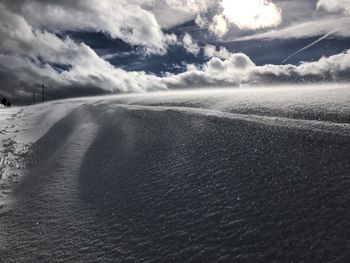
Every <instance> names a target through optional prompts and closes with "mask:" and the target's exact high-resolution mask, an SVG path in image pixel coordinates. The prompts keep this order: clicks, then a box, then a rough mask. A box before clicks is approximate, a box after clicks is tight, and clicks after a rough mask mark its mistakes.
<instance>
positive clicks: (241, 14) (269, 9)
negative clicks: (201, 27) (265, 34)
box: [209, 0, 282, 37]
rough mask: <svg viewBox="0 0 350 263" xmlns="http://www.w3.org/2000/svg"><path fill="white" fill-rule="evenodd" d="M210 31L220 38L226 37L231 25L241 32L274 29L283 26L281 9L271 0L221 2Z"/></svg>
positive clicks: (229, 0)
mask: <svg viewBox="0 0 350 263" xmlns="http://www.w3.org/2000/svg"><path fill="white" fill-rule="evenodd" d="M219 4H220V5H219V7H220V9H219V13H218V14H216V15H215V16H214V17H213V19H212V22H211V24H210V25H209V30H210V31H212V32H213V33H214V34H215V35H217V36H218V37H222V36H223V35H225V34H226V33H227V32H228V31H229V29H230V26H231V25H235V26H236V27H238V28H239V29H241V30H257V29H264V28H272V27H276V26H278V25H280V24H281V21H282V14H281V9H280V8H279V7H277V6H276V5H275V4H274V3H273V2H272V1H270V0H245V1H240V0H221V1H220V2H219Z"/></svg>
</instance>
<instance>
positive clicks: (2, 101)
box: [1, 97, 11, 107]
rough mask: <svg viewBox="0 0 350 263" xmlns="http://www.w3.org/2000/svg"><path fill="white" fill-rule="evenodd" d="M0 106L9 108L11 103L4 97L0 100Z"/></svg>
mask: <svg viewBox="0 0 350 263" xmlns="http://www.w3.org/2000/svg"><path fill="white" fill-rule="evenodd" d="M1 104H2V105H4V106H5V107H11V102H10V101H9V100H7V99H6V98H5V97H3V98H2V100H1Z"/></svg>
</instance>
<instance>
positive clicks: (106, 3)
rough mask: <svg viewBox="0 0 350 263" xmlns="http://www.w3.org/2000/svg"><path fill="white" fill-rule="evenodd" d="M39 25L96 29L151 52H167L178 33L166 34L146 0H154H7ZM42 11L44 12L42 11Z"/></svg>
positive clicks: (54, 30) (25, 16)
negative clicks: (147, 8) (148, 8)
mask: <svg viewBox="0 0 350 263" xmlns="http://www.w3.org/2000/svg"><path fill="white" fill-rule="evenodd" d="M6 2H7V5H8V6H9V7H10V8H12V10H13V11H14V12H16V13H19V14H20V15H21V16H23V18H24V19H25V20H26V21H28V23H29V24H31V25H32V26H34V27H35V28H42V29H45V30H49V31H51V32H59V31H67V30H92V31H99V32H104V33H106V34H109V35H110V36H111V37H112V38H118V39H122V40H123V41H125V42H126V43H129V44H131V45H138V46H143V47H145V48H146V49H147V51H148V52H150V53H163V54H164V53H165V52H166V48H167V45H168V44H169V43H175V41H176V37H175V36H174V35H169V34H164V33H163V31H162V28H161V26H160V25H159V23H158V21H157V19H156V17H155V15H154V14H153V13H152V12H150V11H148V10H146V9H145V8H144V7H143V5H142V4H146V3H147V2H150V1H146V0H144V1H126V0H120V1H113V0H103V1H97V0H77V1H66V0H64V1H39V0H34V1H15V2H13V1H12V2H11V1H5V3H6ZM38 14H40V15H38Z"/></svg>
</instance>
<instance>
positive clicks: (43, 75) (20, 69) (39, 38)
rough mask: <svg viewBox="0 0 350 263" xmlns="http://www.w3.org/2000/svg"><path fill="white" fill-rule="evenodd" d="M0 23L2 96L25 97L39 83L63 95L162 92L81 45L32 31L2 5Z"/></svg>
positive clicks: (137, 74)
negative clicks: (83, 88) (74, 93)
mask: <svg viewBox="0 0 350 263" xmlns="http://www.w3.org/2000/svg"><path fill="white" fill-rule="evenodd" d="M0 22H1V25H2V26H1V27H0V36H1V38H0V50H1V53H0V72H1V74H0V75H1V76H2V78H1V84H2V88H1V91H2V93H5V94H10V95H11V94H12V96H16V97H26V96H27V97H28V96H29V95H30V94H31V92H32V91H35V90H36V89H37V88H38V86H39V85H41V84H43V83H45V84H46V85H48V86H49V87H50V88H51V91H53V90H57V91H59V90H60V91H61V92H62V93H63V94H64V93H69V90H70V89H76V88H79V89H80V90H81V87H86V91H87V93H88V92H89V90H93V91H94V92H95V91H97V90H100V92H144V91H148V90H155V89H157V90H159V89H165V88H166V87H165V86H164V85H163V84H162V83H160V82H159V81H158V78H157V77H155V76H153V75H149V74H146V73H144V72H127V71H125V70H122V69H119V68H115V67H114V66H112V65H111V64H110V63H108V62H107V61H105V60H104V59H102V58H101V57H99V56H98V55H97V54H96V52H95V51H94V50H92V49H91V48H90V47H89V46H87V45H85V44H84V43H75V42H74V41H73V40H71V39H69V38H66V39H61V38H59V37H57V36H56V35H55V34H53V33H50V32H47V31H44V30H39V29H33V28H32V27H31V25H29V24H28V22H27V21H26V20H25V19H24V18H23V17H22V16H20V15H17V14H14V13H11V12H10V11H8V10H6V9H5V8H4V6H2V5H0ZM57 93H58V92H57ZM83 94H84V93H83Z"/></svg>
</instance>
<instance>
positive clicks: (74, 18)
mask: <svg viewBox="0 0 350 263" xmlns="http://www.w3.org/2000/svg"><path fill="white" fill-rule="evenodd" d="M200 2H201V1H199V0H198V1H197V0H193V1H184V2H178V1H175V0H167V1H165V2H164V5H166V6H168V7H167V8H169V10H177V9H181V8H180V6H179V5H176V4H177V3H182V4H183V6H185V7H186V8H183V9H188V11H186V12H185V11H184V12H183V13H182V14H181V15H180V17H179V18H178V19H175V18H173V20H172V22H171V23H179V22H180V21H183V20H186V19H188V17H197V16H198V12H207V14H208V12H212V17H211V18H210V19H207V17H206V16H204V15H203V13H201V14H200V16H201V17H202V16H203V17H202V20H203V23H210V21H212V18H213V17H214V20H215V19H217V24H215V23H212V25H211V26H212V27H213V29H212V30H213V31H215V32H216V33H217V34H218V35H220V34H225V32H226V31H227V30H229V27H230V26H231V25H230V24H231V23H232V22H230V21H228V18H227V17H225V15H224V14H223V11H222V10H221V9H215V8H216V7H218V6H216V5H215V4H213V2H212V3H209V2H210V1H205V3H207V4H206V6H205V7H201V6H200V5H199V3H200ZM214 2H215V3H216V4H217V3H218V2H216V1H214ZM155 3H157V0H140V1H136V0H130V1H126V0H120V1H112V0H104V1H102V2H101V1H97V0H86V1H82V0H77V1H68V0H62V1H53V0H46V1H43V0H33V1H9V0H3V4H0V24H1V27H0V83H1V95H6V96H9V97H12V98H13V97H15V98H17V99H19V100H21V101H22V102H23V101H25V100H26V99H28V98H30V97H31V93H32V92H33V91H35V90H37V89H39V88H40V85H42V84H45V85H47V86H48V89H49V90H50V92H48V94H50V95H51V96H52V98H58V97H69V96H76V95H92V94H101V93H118V92H146V91H151V90H165V89H171V88H191V87H205V86H218V87H219V86H232V85H240V84H246V83H248V84H249V83H262V84H263V83H270V82H284V81H288V82H298V81H303V80H323V79H325V78H326V79H327V78H328V79H332V80H342V79H344V78H345V79H346V78H347V79H349V77H348V76H349V74H348V73H349V71H350V70H349V68H350V59H349V57H350V55H349V53H350V52H349V51H347V52H344V53H341V54H338V55H336V56H332V57H328V58H322V59H321V60H319V61H316V62H308V63H302V64H301V65H298V66H293V65H286V66H280V65H265V66H257V65H256V64H255V63H254V62H253V60H252V59H251V58H249V57H248V56H247V55H245V54H243V53H231V52H229V51H228V50H227V49H225V48H219V49H217V48H215V47H214V46H210V45H207V46H205V47H204V49H203V51H204V56H205V57H204V58H202V59H204V61H205V62H202V64H188V65H186V64H184V66H185V68H186V71H185V72H183V73H180V74H171V73H164V75H163V76H155V75H152V74H148V73H146V72H143V71H139V72H128V71H126V70H123V69H121V68H116V67H115V66H113V65H112V64H110V63H109V62H108V61H106V60H105V59H104V58H103V57H100V56H99V55H98V54H97V53H96V52H95V51H94V50H93V49H92V48H90V47H89V46H88V45H86V44H85V43H79V42H76V41H74V40H73V39H71V38H69V37H62V35H64V34H62V32H64V31H65V30H92V31H101V32H104V33H106V34H108V35H110V36H111V37H115V38H121V39H123V40H124V41H125V42H127V43H129V44H131V45H137V46H141V47H143V48H144V49H145V50H146V52H153V53H157V54H163V52H166V49H167V48H168V45H170V44H172V43H173V44H174V43H175V37H173V35H171V34H168V33H164V32H163V30H162V28H163V27H167V26H169V24H166V23H165V22H162V18H161V17H162V16H163V15H164V14H166V13H167V12H165V11H164V10H163V8H164V7H160V8H159V9H157V8H156V6H155ZM158 4H159V3H158ZM215 6H216V7H215ZM210 10H211V11H210ZM38 13H39V14H40V15H37V14H38ZM115 13H118V16H116V15H115ZM215 17H217V18H215ZM221 19H222V20H221ZM346 19H349V18H346V17H345V18H340V19H338V20H337V21H338V22H337V21H336V19H333V20H332V19H331V20H329V21H325V20H324V19H323V20H322V21H323V22H322V21H316V22H315V21H313V22H312V23H314V24H307V23H304V24H301V25H299V27H298V26H295V28H292V27H289V29H285V31H281V30H277V31H271V32H267V33H265V35H264V36H265V37H266V36H268V34H270V36H269V37H271V38H273V37H276V36H274V34H276V35H277V37H281V36H283V37H286V38H287V37H293V35H294V36H295V37H300V36H303V35H304V34H312V32H314V31H315V29H312V30H314V31H312V30H311V29H310V30H309V28H310V27H312V28H321V29H317V30H318V32H320V31H322V30H324V29H325V28H326V26H328V27H331V29H333V28H332V27H333V26H336V25H338V26H339V23H340V24H346V23H347V22H348V20H346ZM92 21H93V22H92ZM208 21H209V22H208ZM339 21H340V22H339ZM220 23H223V24H220ZM309 23H311V22H309ZM308 30H309V31H308ZM346 30H349V29H346V28H345V27H343V29H342V30H340V31H337V32H343V33H344V32H345V33H347V32H346ZM274 32H275V33H274ZM276 32H277V33H276ZM305 32H306V33H305ZM58 33H60V34H58ZM345 33H344V34H345ZM261 36H262V35H261ZM255 37H257V36H255ZM179 42H180V41H179ZM180 43H181V44H182V45H183V46H184V48H185V49H186V50H187V51H188V52H190V53H192V54H194V55H198V54H201V53H200V47H199V46H198V44H196V42H195V41H194V40H193V39H192V35H190V34H185V35H184V37H183V39H182V41H181V42H180ZM105 58H108V57H105Z"/></svg>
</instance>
